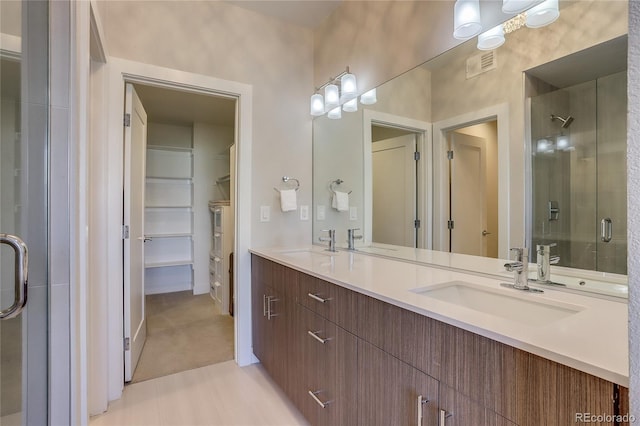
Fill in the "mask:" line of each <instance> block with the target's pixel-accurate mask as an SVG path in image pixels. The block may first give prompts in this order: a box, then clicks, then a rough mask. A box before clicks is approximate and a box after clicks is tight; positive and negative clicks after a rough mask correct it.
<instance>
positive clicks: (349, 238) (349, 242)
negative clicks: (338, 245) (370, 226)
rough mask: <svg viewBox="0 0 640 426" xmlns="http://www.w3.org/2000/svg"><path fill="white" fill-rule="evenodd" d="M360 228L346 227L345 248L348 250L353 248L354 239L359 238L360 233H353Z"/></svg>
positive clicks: (354, 247)
mask: <svg viewBox="0 0 640 426" xmlns="http://www.w3.org/2000/svg"><path fill="white" fill-rule="evenodd" d="M359 230H360V228H353V229H347V245H348V246H347V248H348V249H349V250H355V249H356V246H355V240H361V239H362V235H355V233H356V231H359Z"/></svg>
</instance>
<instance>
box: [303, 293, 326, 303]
mask: <svg viewBox="0 0 640 426" xmlns="http://www.w3.org/2000/svg"><path fill="white" fill-rule="evenodd" d="M307 296H309V297H310V298H312V299H313V300H317V301H318V302H320V303H324V302H328V301H329V300H330V299H323V298H322V297H320V296H317V295H315V294H313V293H307Z"/></svg>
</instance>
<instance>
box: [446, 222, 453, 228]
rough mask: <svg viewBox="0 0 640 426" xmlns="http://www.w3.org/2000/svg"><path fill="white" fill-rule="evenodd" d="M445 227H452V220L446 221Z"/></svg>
mask: <svg viewBox="0 0 640 426" xmlns="http://www.w3.org/2000/svg"><path fill="white" fill-rule="evenodd" d="M447 228H448V229H453V221H452V220H449V221H447Z"/></svg>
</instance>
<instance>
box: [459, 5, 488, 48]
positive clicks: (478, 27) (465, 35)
mask: <svg viewBox="0 0 640 426" xmlns="http://www.w3.org/2000/svg"><path fill="white" fill-rule="evenodd" d="M481 31H482V24H481V23H480V0H456V3H455V5H454V6H453V37H455V38H457V39H458V40H467V39H469V38H471V37H473V36H476V35H478V34H480V32H481Z"/></svg>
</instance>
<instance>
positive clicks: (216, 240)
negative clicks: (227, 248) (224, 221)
mask: <svg viewBox="0 0 640 426" xmlns="http://www.w3.org/2000/svg"><path fill="white" fill-rule="evenodd" d="M211 247H212V250H211V251H213V255H214V256H217V257H220V258H221V257H222V234H221V233H219V232H215V233H214V234H213V239H212V242H211Z"/></svg>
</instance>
